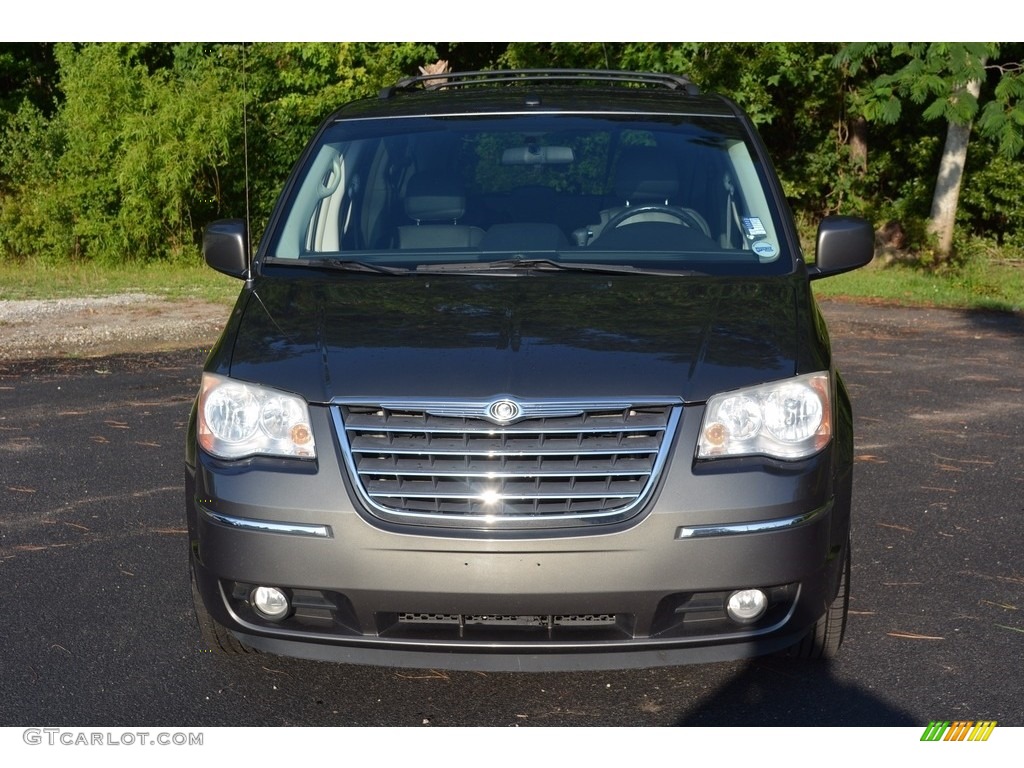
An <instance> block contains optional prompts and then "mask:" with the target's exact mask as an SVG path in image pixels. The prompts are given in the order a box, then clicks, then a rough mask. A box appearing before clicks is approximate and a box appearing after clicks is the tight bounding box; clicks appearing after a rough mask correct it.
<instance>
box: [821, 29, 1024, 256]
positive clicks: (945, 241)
mask: <svg viewBox="0 0 1024 768" xmlns="http://www.w3.org/2000/svg"><path fill="white" fill-rule="evenodd" d="M999 52H1000V46H999V44H997V43H888V44H884V43H854V44H851V45H848V46H846V47H844V48H843V50H842V51H841V52H840V54H839V55H838V56H837V57H836V62H835V63H836V64H837V65H839V66H844V67H846V68H848V69H849V71H850V72H852V73H856V72H858V70H860V69H862V68H865V67H873V66H874V65H875V64H876V63H877V61H878V57H879V56H880V55H885V54H887V55H888V56H889V57H890V58H889V59H888V61H890V62H893V63H894V65H899V63H900V62H902V65H901V66H897V68H896V69H894V70H893V71H887V72H882V73H881V74H879V75H877V76H876V77H875V78H874V80H872V81H871V82H870V84H869V85H868V86H867V88H866V89H865V90H864V92H863V93H862V94H861V98H860V108H861V110H862V114H863V116H864V117H865V118H866V119H867V120H868V121H877V122H881V123H888V124H893V123H895V122H897V121H898V120H899V119H900V117H901V114H902V111H903V100H904V99H909V100H910V101H911V102H913V103H914V104H917V105H921V106H923V108H924V109H923V112H922V117H923V118H924V119H925V120H937V119H941V120H944V121H945V123H946V140H945V145H944V148H943V150H942V155H941V159H940V162H939V171H938V174H937V176H936V181H935V184H934V192H933V195H932V204H931V210H930V214H929V221H928V229H929V231H930V232H931V234H932V235H934V237H935V239H936V255H937V256H938V258H939V259H940V260H945V259H948V258H949V256H950V255H951V253H952V249H953V234H954V228H955V223H956V214H957V207H958V202H959V197H960V189H961V184H962V181H963V174H964V169H965V167H966V164H967V148H968V145H969V142H970V135H971V129H972V125H973V124H974V122H975V120H976V118H978V116H979V114H980V119H978V121H977V122H978V127H979V130H980V131H981V134H982V135H983V136H984V137H986V138H987V139H990V140H994V141H996V142H997V143H998V145H999V148H1000V153H1001V154H1003V155H1004V156H1005V157H1007V158H1011V157H1013V156H1015V155H1016V154H1017V153H1018V152H1019V151H1020V150H1021V148H1022V146H1024V138H1022V135H1024V105H1022V104H1021V97H1022V96H1024V82H1022V80H1021V78H1020V73H1021V69H1020V65H1019V64H1010V63H1005V62H1000V61H999ZM990 62H995V63H990ZM990 74H995V76H996V78H997V80H998V82H997V84H996V86H995V89H994V92H993V94H992V97H991V98H990V100H989V101H988V102H987V103H986V104H985V106H984V108H983V109H982V108H981V107H980V104H981V94H982V85H983V84H984V83H985V82H986V80H987V78H988V76H989V75H990Z"/></svg>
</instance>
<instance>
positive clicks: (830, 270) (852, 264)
mask: <svg viewBox="0 0 1024 768" xmlns="http://www.w3.org/2000/svg"><path fill="white" fill-rule="evenodd" d="M874 255H875V231H874V229H873V228H872V226H871V224H870V222H868V221H865V220H864V219H861V218H858V217H856V216H827V217H826V218H824V219H822V221H821V224H819V225H818V242H817V245H816V247H815V252H814V266H812V267H809V268H808V275H809V277H810V278H811V280H816V279H817V278H819V277H830V276H832V275H838V274H841V273H843V272H849V271H850V270H853V269H857V268H858V267H863V266H864V265H865V264H867V263H868V262H870V261H871V259H872V258H874Z"/></svg>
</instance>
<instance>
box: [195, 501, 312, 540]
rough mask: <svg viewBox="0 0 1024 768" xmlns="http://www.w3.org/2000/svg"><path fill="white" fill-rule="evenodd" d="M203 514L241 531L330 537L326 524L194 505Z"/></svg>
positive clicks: (209, 518) (207, 517)
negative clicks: (258, 517)
mask: <svg viewBox="0 0 1024 768" xmlns="http://www.w3.org/2000/svg"><path fill="white" fill-rule="evenodd" d="M196 507H197V509H198V510H199V511H200V512H201V513H202V514H203V516H204V517H205V518H206V519H208V520H210V521H212V522H214V523H218V524H220V525H223V526H226V527H228V528H236V529H239V530H243V531H258V532H260V533H284V534H288V535H291V536H313V537H315V538H321V539H330V538H332V534H331V528H330V526H328V525H306V524H304V523H285V522H280V521H276V520H254V519H252V518H250V517H234V516H232V515H224V514H221V513H220V512H214V511H212V510H209V509H207V508H206V507H202V506H199V505H198V504H197V505H196Z"/></svg>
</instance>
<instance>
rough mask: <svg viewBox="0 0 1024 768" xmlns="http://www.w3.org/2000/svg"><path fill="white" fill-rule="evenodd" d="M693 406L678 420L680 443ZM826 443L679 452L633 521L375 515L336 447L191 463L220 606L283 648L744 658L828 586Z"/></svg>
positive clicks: (784, 642)
mask: <svg viewBox="0 0 1024 768" xmlns="http://www.w3.org/2000/svg"><path fill="white" fill-rule="evenodd" d="M699 421H700V419H699V418H697V417H693V418H687V419H684V420H683V424H682V425H681V429H680V434H679V435H678V440H677V446H680V445H682V446H689V445H693V444H694V443H693V441H694V440H695V435H691V434H689V433H690V432H692V431H694V430H696V428H697V425H699ZM317 426H318V425H316V424H315V425H314V427H315V428H316V427H317ZM319 426H320V427H321V428H324V429H329V428H330V427H329V425H327V424H323V425H319ZM833 452H834V449H833V448H829V449H827V450H826V451H824V452H823V453H821V454H819V455H818V456H815V457H813V458H811V459H808V460H805V461H801V462H793V463H784V462H773V461H769V460H763V459H754V458H744V459H727V460H725V459H724V460H718V461H715V462H709V463H705V464H695V463H694V462H692V461H687V460H686V458H685V457H682V456H679V457H677V458H676V460H675V461H672V462H670V464H669V468H668V470H667V471H666V473H665V474H664V477H663V478H662V481H661V483H660V484H659V487H658V489H657V492H656V493H655V494H654V496H653V498H652V500H651V502H650V503H649V504H648V507H647V508H646V509H645V510H644V511H643V512H642V513H641V514H639V515H638V516H637V517H636V518H634V519H632V520H628V521H625V522H623V523H621V524H618V525H613V526H593V527H590V528H581V529H576V530H573V531H568V532H567V531H564V530H559V531H546V532H545V531H517V532H505V533H503V534H501V535H488V534H486V533H483V532H474V531H446V530H443V529H437V528H434V529H430V530H426V529H417V528H414V527H410V526H395V525H389V524H388V523H385V522H382V521H380V520H377V519H374V518H372V517H371V516H370V515H368V514H366V513H365V512H363V511H362V510H360V509H358V508H357V507H356V505H355V504H354V502H353V501H352V499H353V498H354V494H352V493H351V490H350V488H349V487H348V479H347V475H346V473H345V471H344V469H343V467H342V466H341V465H340V463H339V462H338V459H337V457H336V456H335V455H334V454H333V452H331V451H329V450H325V451H321V454H320V456H319V458H318V460H317V462H316V464H315V465H314V464H303V465H302V466H301V467H297V466H296V465H297V462H288V461H274V460H267V459H254V460H251V461H249V462H244V463H242V464H234V465H230V466H229V465H226V464H224V463H221V462H217V461H215V460H213V459H210V458H209V457H207V456H205V455H202V454H200V455H199V456H198V461H197V465H196V468H195V470H193V469H192V468H188V469H187V472H186V487H187V506H188V518H189V535H190V542H191V547H192V565H193V568H194V571H195V575H196V581H197V585H198V588H199V592H200V594H201V595H202V599H203V601H204V603H205V605H206V607H207V610H208V611H209V613H210V614H211V615H212V617H213V618H214V619H215V620H216V621H218V622H219V623H221V624H223V625H224V626H226V627H227V628H229V629H230V630H231V631H232V632H233V633H234V634H235V635H236V636H237V637H238V638H239V639H240V640H241V641H242V642H244V643H245V644H247V645H250V646H253V647H255V648H259V649H261V650H265V651H270V652H275V653H281V654H285V655H290V656H297V657H302V658H311V659H321V660H334V661H343V662H351V663H369V664H382V665H388V666H407V667H443V668H448V669H478V670H555V669H610V668H624V667H633V666H658V665H674V664H682V663H688V662H707V661H720V660H727V659H736V658H745V657H750V656H756V655H761V654H766V653H772V652H774V651H777V650H781V649H783V648H786V647H788V646H790V645H792V644H793V643H795V642H797V641H799V640H800V639H801V637H802V636H803V635H804V634H805V633H806V632H807V630H808V629H809V628H810V627H811V626H812V625H813V624H814V622H815V621H817V620H818V619H819V618H820V617H821V616H822V615H823V614H824V612H825V610H826V608H827V606H828V605H829V604H830V603H831V602H832V600H833V598H834V596H835V594H836V590H837V588H838V583H839V569H840V564H841V563H842V562H843V560H844V555H845V547H846V546H847V541H848V535H849V491H850V488H849V472H848V470H847V471H846V472H840V473H837V472H836V471H835V459H834V455H833ZM676 453H677V454H679V453H680V451H679V450H677V451H676ZM256 585H268V586H277V587H281V588H283V589H285V590H286V592H287V593H288V594H289V595H290V597H291V598H292V601H293V605H294V610H293V612H292V613H291V614H290V615H289V616H288V618H287V619H285V620H284V621H282V622H272V621H269V620H266V619H264V618H261V617H260V616H259V614H258V613H257V612H255V611H254V610H253V608H252V606H251V604H250V601H249V599H248V595H249V592H250V591H251V589H252V587H254V586H256ZM749 587H757V588H761V589H764V590H765V591H766V592H767V593H768V594H769V596H770V597H771V599H772V605H771V606H770V608H769V610H768V612H767V613H766V614H765V616H764V617H762V618H761V619H760V620H758V621H757V622H754V623H752V624H749V625H741V624H737V623H736V622H733V621H731V620H730V619H728V618H727V617H726V616H725V612H724V609H723V605H724V601H725V599H726V598H727V596H728V595H729V594H730V593H731V592H732V591H733V590H736V589H743V588H749Z"/></svg>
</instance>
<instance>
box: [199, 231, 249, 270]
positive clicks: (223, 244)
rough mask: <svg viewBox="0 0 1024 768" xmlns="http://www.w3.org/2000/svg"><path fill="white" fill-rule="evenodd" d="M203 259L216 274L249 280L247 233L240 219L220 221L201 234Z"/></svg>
mask: <svg viewBox="0 0 1024 768" xmlns="http://www.w3.org/2000/svg"><path fill="white" fill-rule="evenodd" d="M203 258H204V259H206V263H207V264H209V265H210V266H211V267H213V268H214V269H215V270H217V271H218V272H222V273H224V274H225V275H230V276H231V277H237V278H239V279H240V280H248V279H249V232H248V229H247V227H246V226H245V221H244V220H242V219H221V220H220V221H215V222H213V223H212V224H210V225H209V226H207V227H206V230H205V231H204V232H203Z"/></svg>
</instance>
